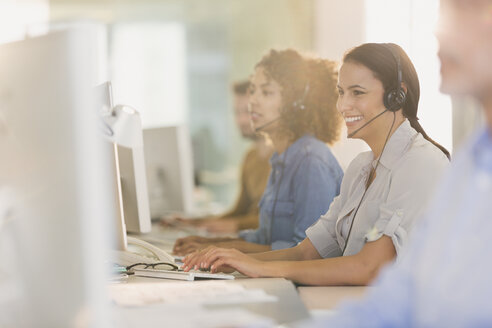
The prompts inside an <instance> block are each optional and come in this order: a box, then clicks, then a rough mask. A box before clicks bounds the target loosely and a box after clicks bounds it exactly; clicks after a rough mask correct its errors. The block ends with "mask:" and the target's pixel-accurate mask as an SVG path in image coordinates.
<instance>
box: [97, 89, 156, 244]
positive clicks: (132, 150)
mask: <svg viewBox="0 0 492 328" xmlns="http://www.w3.org/2000/svg"><path fill="white" fill-rule="evenodd" d="M94 93H95V95H96V97H97V99H98V104H99V113H100V115H101V116H102V118H103V122H104V125H103V132H104V133H105V135H106V137H107V138H106V139H107V140H108V143H110V144H112V145H113V146H114V147H113V148H114V149H110V150H109V152H111V156H112V157H113V158H114V172H113V173H114V175H115V176H116V181H115V184H116V186H115V187H116V190H117V193H118V194H119V198H118V200H119V204H118V206H116V208H117V209H118V213H119V218H118V220H117V221H118V222H116V227H115V229H116V230H117V235H118V236H122V233H121V231H120V230H123V231H124V232H126V231H128V232H131V233H148V232H150V231H151V220H150V210H149V197H148V194H147V177H146V172H145V160H144V150H143V147H144V146H143V136H142V120H141V118H140V114H139V113H138V111H137V110H135V109H134V108H132V107H130V106H125V105H118V106H114V103H113V99H112V87H111V83H110V82H105V83H103V84H101V85H98V86H97V87H95V88H94ZM117 242H118V243H119V244H117V246H118V248H121V247H120V246H122V245H120V244H123V245H125V244H126V236H123V237H122V238H118V240H117Z"/></svg>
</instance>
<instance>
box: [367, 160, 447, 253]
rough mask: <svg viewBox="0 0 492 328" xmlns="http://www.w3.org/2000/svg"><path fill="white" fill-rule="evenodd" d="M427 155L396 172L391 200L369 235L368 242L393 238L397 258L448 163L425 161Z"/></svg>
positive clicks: (382, 208)
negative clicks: (385, 237)
mask: <svg viewBox="0 0 492 328" xmlns="http://www.w3.org/2000/svg"><path fill="white" fill-rule="evenodd" d="M425 155H426V154H425V153H422V152H421V153H419V154H414V156H410V157H408V158H407V159H406V161H405V162H404V163H402V165H401V167H399V168H398V169H397V170H395V171H394V174H393V176H392V179H391V185H390V190H389V193H388V197H387V200H386V202H384V203H381V204H380V205H379V218H378V219H377V221H376V222H375V223H374V226H373V228H372V229H371V230H370V231H369V232H368V233H367V234H366V235H365V240H366V242H371V241H375V240H378V239H379V238H381V236H383V235H385V236H388V237H390V238H391V240H392V241H393V245H394V247H395V250H396V254H397V259H398V258H399V255H400V254H401V250H402V248H403V247H404V246H405V245H406V244H407V242H408V236H409V233H410V231H411V229H412V227H413V226H414V225H415V223H416V221H417V220H418V219H419V218H420V216H421V215H422V213H423V211H424V210H425V208H426V204H427V201H428V199H429V198H430V197H431V196H432V194H433V191H434V188H435V186H436V184H437V182H438V180H439V178H440V176H441V173H442V172H443V171H444V169H445V167H446V166H447V163H448V161H447V160H446V159H443V160H441V161H439V160H434V161H429V160H422V156H425Z"/></svg>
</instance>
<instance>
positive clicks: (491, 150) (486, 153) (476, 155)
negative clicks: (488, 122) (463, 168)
mask: <svg viewBox="0 0 492 328" xmlns="http://www.w3.org/2000/svg"><path fill="white" fill-rule="evenodd" d="M471 152H472V158H473V161H474V164H475V165H476V166H477V168H479V169H480V170H482V171H485V172H487V173H488V174H492V131H491V130H489V129H484V131H481V132H480V133H479V135H478V137H477V138H476V139H475V142H474V143H473V144H472V148H471Z"/></svg>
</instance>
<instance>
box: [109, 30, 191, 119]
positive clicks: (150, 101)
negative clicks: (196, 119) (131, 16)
mask: <svg viewBox="0 0 492 328" xmlns="http://www.w3.org/2000/svg"><path fill="white" fill-rule="evenodd" d="M110 40H111V43H110V63H109V65H110V77H111V80H112V84H113V93H114V99H115V102H116V103H117V104H118V103H120V104H125V105H130V106H132V107H135V109H137V110H138V111H139V112H140V113H141V117H142V124H143V126H144V127H145V128H146V127H155V126H168V125H174V124H182V123H184V122H186V121H187V117H186V115H187V102H186V38H185V28H184V26H183V25H182V24H178V23H160V22H143V23H120V24H115V25H114V26H113V27H112V34H111V36H110Z"/></svg>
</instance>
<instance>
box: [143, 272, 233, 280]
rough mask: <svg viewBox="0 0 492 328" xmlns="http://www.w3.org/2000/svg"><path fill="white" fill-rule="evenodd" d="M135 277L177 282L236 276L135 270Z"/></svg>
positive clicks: (227, 278) (228, 278)
mask: <svg viewBox="0 0 492 328" xmlns="http://www.w3.org/2000/svg"><path fill="white" fill-rule="evenodd" d="M134 272H135V276H138V277H148V278H161V279H175V280H187V281H193V280H203V279H221V280H233V279H234V276H233V275H231V274H225V273H210V272H206V271H200V270H190V271H188V272H185V271H183V270H181V269H180V270H178V271H171V270H155V269H135V271H134Z"/></svg>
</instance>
